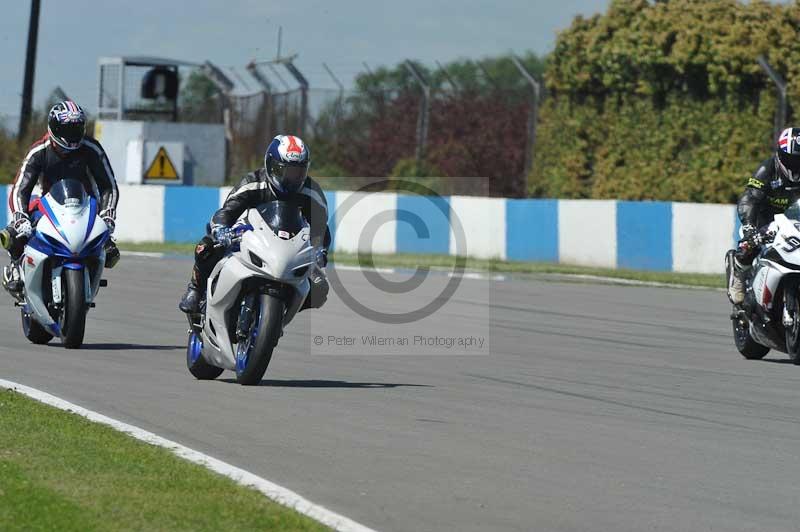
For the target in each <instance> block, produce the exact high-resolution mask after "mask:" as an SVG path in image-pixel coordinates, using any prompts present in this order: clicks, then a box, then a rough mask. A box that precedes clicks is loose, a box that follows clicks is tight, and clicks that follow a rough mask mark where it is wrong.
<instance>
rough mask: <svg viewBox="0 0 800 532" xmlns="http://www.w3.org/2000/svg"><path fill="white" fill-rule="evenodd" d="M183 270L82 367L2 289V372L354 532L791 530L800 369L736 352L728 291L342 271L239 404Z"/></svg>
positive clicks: (167, 262)
mask: <svg viewBox="0 0 800 532" xmlns="http://www.w3.org/2000/svg"><path fill="white" fill-rule="evenodd" d="M190 264H191V263H190V261H189V260H186V259H171V258H164V259H155V258H151V257H135V256H128V257H126V258H125V260H123V261H122V262H121V263H120V265H119V266H118V267H117V268H115V269H114V270H112V271H110V272H108V275H107V277H108V278H109V287H108V288H107V289H104V291H103V292H102V293H101V294H100V297H99V299H98V307H97V309H95V310H93V311H92V312H91V313H90V315H89V320H88V322H87V333H86V340H85V341H86V345H85V347H84V348H83V349H81V350H64V349H62V348H61V347H60V346H58V345H56V344H54V345H50V346H34V345H31V344H29V343H27V341H25V339H24V338H23V337H22V335H21V334H20V331H19V316H18V310H17V309H15V308H13V306H12V305H11V302H10V300H9V298H8V297H7V296H6V295H5V294H3V295H0V298H2V302H3V303H4V304H2V305H0V313H2V316H3V319H2V320H0V334H2V335H3V338H4V341H3V345H2V347H0V351H2V353H1V355H0V375H2V378H3V379H4V380H5V381H10V382H11V383H18V384H21V385H23V386H27V387H30V388H32V389H35V390H38V391H37V392H34V393H36V394H41V393H46V394H49V395H47V396H46V397H51V396H52V397H53V399H52V400H51V399H47V401H49V402H50V403H51V404H54V402H63V401H66V402H69V403H71V405H70V406H68V408H70V409H71V410H73V411H76V412H84V411H83V410H81V409H86V411H85V413H87V415H89V416H91V417H90V418H92V419H96V420H100V421H103V420H106V419H108V423H109V424H112V425H114V424H118V425H119V428H121V429H122V430H124V431H126V432H128V433H131V432H132V431H134V432H135V431H142V434H148V436H147V438H150V440H148V441H151V442H156V441H163V443H164V444H165V445H167V446H168V447H170V448H172V449H174V450H175V452H176V453H177V454H178V455H180V456H183V457H190V455H195V453H196V456H201V457H202V458H201V462H202V463H205V465H207V466H209V467H211V468H212V469H214V470H216V471H220V472H222V473H225V470H228V471H229V472H230V471H235V472H236V473H235V475H239V480H240V481H242V482H244V483H248V484H249V485H253V486H256V487H257V482H256V481H254V480H253V479H261V480H258V482H262V481H263V482H265V483H267V484H265V485H266V486H269V489H266V488H265V489H264V490H262V491H265V492H267V494H268V495H269V496H270V497H273V498H274V499H275V500H278V501H280V502H283V503H284V504H287V505H289V506H290V507H293V508H296V509H298V510H301V511H302V510H303V508H305V509H306V510H308V515H312V517H314V518H315V519H318V520H319V521H321V522H323V523H326V524H328V525H329V526H332V527H334V528H338V529H342V530H346V529H348V528H347V527H354V528H350V529H359V527H367V528H370V529H376V530H530V529H540V530H631V531H633V530H643V529H655V530H676V531H677V530H681V531H683V530H753V529H756V528H757V529H759V530H790V529H793V528H794V527H795V525H796V522H797V517H798V515H797V514H798V511H797V509H796V508H795V506H796V505H791V504H789V505H787V504H786V498H787V497H791V496H792V494H793V493H795V492H796V491H797V487H796V484H797V483H796V479H797V478H798V476H799V475H800V462H798V451H797V445H796V442H797V440H798V437H800V423H798V421H800V420H798V417H799V416H798V414H797V412H796V409H795V408H794V407H793V404H792V401H791V400H790V398H791V397H794V395H795V392H796V390H797V389H798V387H799V386H800V374H798V373H797V372H795V371H792V367H791V366H787V365H784V364H783V363H782V362H783V361H784V358H783V357H778V356H776V357H771V356H768V357H767V358H766V359H765V360H764V361H758V362H751V361H746V360H744V359H742V358H741V357H740V356H739V354H738V353H737V352H736V351H735V348H734V347H733V344H732V340H731V337H730V332H729V331H730V322H729V318H728V307H729V306H728V304H727V303H726V301H725V297H724V294H721V293H720V292H718V291H706V290H685V289H675V288H655V287H641V286H612V285H599V284H587V283H578V282H550V281H543V280H541V279H536V278H524V279H517V278H513V277H512V278H505V279H504V280H499V279H497V278H494V277H491V276H489V277H485V276H484V277H481V276H470V277H465V278H462V279H460V282H459V283H458V285H457V286H456V287H455V288H454V289H453V290H452V292H451V293H447V292H445V293H444V294H445V295H444V296H442V295H441V294H442V293H443V292H444V291H445V290H446V289H447V287H448V284H449V282H450V281H451V280H452V278H453V276H451V275H447V274H441V273H436V274H433V273H432V274H430V275H428V276H426V277H425V278H424V279H422V280H421V281H420V280H419V279H417V280H415V281H413V282H414V283H419V285H418V286H414V287H413V289H411V290H407V289H404V290H399V289H397V288H399V286H400V285H401V284H402V283H409V282H410V281H409V280H410V279H414V277H413V276H412V275H410V274H409V273H408V272H395V273H389V272H382V276H383V277H382V278H383V280H381V279H377V278H374V277H370V276H368V275H366V274H365V272H362V271H352V270H344V269H343V270H341V271H339V272H337V273H336V274H335V275H332V282H333V283H334V284H335V287H336V289H335V290H333V291H332V292H331V296H330V299H329V301H328V303H327V305H326V306H325V307H324V310H319V311H309V312H304V313H302V314H301V316H300V319H299V320H298V321H297V322H295V323H293V324H292V325H291V326H290V328H289V329H287V331H286V334H285V335H284V337H283V338H282V339H281V342H280V344H279V346H278V349H277V351H276V354H275V356H274V359H273V361H272V363H271V365H270V367H269V369H268V371H267V374H266V376H265V380H264V381H263V382H262V383H261V386H255V387H243V386H239V385H237V384H235V383H234V382H233V380H232V378H231V377H232V375H231V374H229V373H224V374H223V375H222V376H221V377H220V378H219V379H217V380H215V381H207V382H201V381H196V380H195V379H193V378H192V377H191V376H190V375H189V374H188V372H187V370H186V367H185V359H184V356H185V355H184V352H185V351H184V350H185V344H184V342H185V331H186V323H185V318H184V317H183V316H182V315H181V314H180V313H179V312H178V311H177V310H176V309H175V305H176V301H177V299H178V297H179V295H180V293H181V291H182V289H183V286H184V285H185V280H186V275H187V272H188V270H189V267H190ZM373 273H381V272H373ZM386 282H389V283H393V284H390V285H385V284H383V283H386ZM387 286H389V288H387ZM408 286H410V285H406V287H405V288H408ZM392 289H396V290H395V292H394V293H391V294H389V295H387V290H392ZM443 300H445V301H443ZM442 301H443V302H442ZM354 302H357V303H360V304H362V305H363V306H364V307H366V310H365V309H364V308H361V307H359V306H358V305H356V304H354ZM431 303H433V304H434V307H435V308H434V310H433V312H431V308H433V307H429V306H428V305H430V304H431ZM404 315H405V316H404ZM390 316H394V318H391V317H390ZM397 316H404V317H403V318H402V319H400V318H397ZM391 320H394V321H395V322H396V323H391V322H390V321H391ZM415 337H420V338H422V339H425V340H419V341H417V340H415ZM467 339H470V340H469V341H468V340H467ZM473 339H475V340H473ZM480 340H483V344H481V343H480ZM423 342H425V343H424V344H423ZM5 385H6V386H16V384H13V385H11V384H8V383H5ZM42 397H45V396H43V395H42V396H40V397H39V399H40V400H42ZM72 405H74V406H72ZM101 416H106V417H101ZM123 424H124V425H123ZM127 427H135V430H134V429H129V428H127ZM162 439H163V440H162ZM167 440H168V441H167ZM215 464H216V466H215ZM235 475H234V476H235ZM246 479H250V481H248V480H246ZM251 481H252V482H251ZM287 493H291V494H295V495H292V497H294V496H296V498H291V497H290V499H287V498H286V497H285V495H286V494H287ZM220 496H224V494H220ZM282 497H283V498H282ZM292 501H294V502H292ZM313 512H327V513H325V515H327V517H324V516H323V515H321V514H319V513H317V514H314V513H313ZM337 520H338V521H337Z"/></svg>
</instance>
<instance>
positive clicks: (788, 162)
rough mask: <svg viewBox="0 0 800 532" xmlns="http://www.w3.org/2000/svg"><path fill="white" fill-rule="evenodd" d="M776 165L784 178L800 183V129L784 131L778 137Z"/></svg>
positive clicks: (793, 128) (792, 128)
mask: <svg viewBox="0 0 800 532" xmlns="http://www.w3.org/2000/svg"><path fill="white" fill-rule="evenodd" d="M775 155H776V156H777V157H776V159H775V160H776V163H777V166H778V170H779V171H780V173H781V174H783V175H782V177H785V178H786V179H788V180H789V181H793V182H798V181H800V127H790V128H786V129H784V130H783V132H782V133H781V135H780V137H778V146H777V148H776V150H775Z"/></svg>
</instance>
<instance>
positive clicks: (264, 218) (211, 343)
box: [186, 201, 321, 385]
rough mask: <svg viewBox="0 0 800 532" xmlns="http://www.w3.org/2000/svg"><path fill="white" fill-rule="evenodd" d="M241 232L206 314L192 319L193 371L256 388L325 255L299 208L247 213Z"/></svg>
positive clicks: (219, 268) (214, 283)
mask: <svg viewBox="0 0 800 532" xmlns="http://www.w3.org/2000/svg"><path fill="white" fill-rule="evenodd" d="M233 230H234V233H236V234H237V236H236V238H235V239H234V245H233V246H232V247H231V248H230V249H228V250H227V253H226V256H225V257H224V258H223V259H222V260H220V261H219V263H217V265H216V267H215V268H214V270H213V271H212V272H211V275H210V277H209V280H208V283H207V289H206V297H205V300H204V301H203V302H202V303H201V311H200V313H199V314H197V315H189V316H188V318H189V338H188V342H187V344H188V345H187V348H186V365H187V367H188V369H189V372H190V373H191V374H192V375H193V376H194V377H195V378H196V379H200V380H209V379H215V378H217V377H218V376H219V375H220V374H221V373H222V371H223V370H226V369H227V370H231V371H234V372H236V381H237V382H238V383H240V384H244V385H254V384H258V383H259V382H261V378H262V377H263V376H264V372H266V370H267V365H268V364H269V362H270V359H271V358H272V352H273V349H274V348H275V347H276V346H277V344H278V340H279V339H280V337H281V335H282V334H283V329H284V327H286V325H288V324H289V322H291V321H292V319H293V318H294V317H295V316H296V314H297V312H298V311H299V310H300V308H301V306H302V305H303V302H304V301H305V299H306V297H307V296H308V294H309V291H310V284H309V275H310V274H311V272H312V268H314V267H316V266H317V264H318V262H319V256H320V253H321V248H319V247H318V246H314V245H313V244H312V243H311V238H310V235H311V231H310V226H309V224H308V222H307V221H306V220H305V218H304V217H303V215H302V213H301V212H300V210H299V209H298V208H297V206H296V205H293V204H290V203H286V202H283V201H272V202H269V203H265V204H263V205H260V206H258V207H256V208H254V209H249V210H247V211H245V213H244V214H243V215H242V217H241V218H240V223H238V224H236V225H235V226H234V227H233Z"/></svg>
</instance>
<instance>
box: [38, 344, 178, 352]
mask: <svg viewBox="0 0 800 532" xmlns="http://www.w3.org/2000/svg"><path fill="white" fill-rule="evenodd" d="M53 345H54V346H58V347H60V344H53ZM81 349H88V350H91V351H172V350H178V349H186V346H185V345H150V344H122V343H109V344H83V346H81Z"/></svg>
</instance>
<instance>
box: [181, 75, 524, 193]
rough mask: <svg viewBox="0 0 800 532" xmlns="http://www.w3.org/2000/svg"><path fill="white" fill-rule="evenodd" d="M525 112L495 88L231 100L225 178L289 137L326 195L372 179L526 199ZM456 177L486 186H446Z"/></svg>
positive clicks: (516, 99)
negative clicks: (300, 145) (308, 156)
mask: <svg viewBox="0 0 800 532" xmlns="http://www.w3.org/2000/svg"><path fill="white" fill-rule="evenodd" d="M530 105H531V102H530V98H529V97H528V96H527V95H526V94H525V93H524V92H520V91H504V90H501V89H496V90H493V91H489V92H455V91H449V92H448V91H440V92H434V93H432V94H431V97H430V98H429V101H428V102H427V105H426V102H425V101H424V100H423V95H422V93H421V92H419V91H413V90H389V91H385V90H384V91H374V92H368V93H364V92H358V91H338V90H322V89H311V90H308V91H303V90H301V89H297V90H293V91H287V92H284V93H278V94H269V93H267V92H259V93H255V94H251V95H247V96H229V97H228V98H227V117H228V118H227V129H228V135H229V149H228V161H229V174H230V177H231V178H232V179H233V180H235V179H236V178H237V177H238V176H240V175H242V174H243V173H245V172H246V171H249V170H252V169H253V168H256V167H258V166H259V165H260V164H261V157H262V154H263V151H264V148H265V147H266V144H267V143H268V142H269V140H270V139H271V138H272V137H273V136H275V135H277V134H280V133H291V134H296V135H299V136H302V137H303V138H304V139H305V140H306V142H307V143H308V144H309V146H310V148H311V150H312V168H313V170H312V174H313V175H314V176H315V177H319V179H320V180H321V181H322V182H323V184H324V186H328V187H332V188H339V189H342V188H346V189H358V188H360V187H361V186H363V185H364V183H366V182H374V179H373V178H375V177H405V178H409V179H412V180H416V181H418V182H419V183H420V184H422V185H424V186H425V187H428V188H430V189H433V190H435V191H436V192H438V193H442V194H459V195H482V196H485V195H491V196H507V197H515V196H524V195H525V188H526V187H525V182H526V180H525V175H524V164H525V155H526V150H528V149H530V146H529V145H528V132H527V116H528V111H529V106H530ZM423 113H424V114H426V115H427V134H426V136H425V140H424V143H425V145H424V146H423V148H422V158H421V161H420V160H418V158H417V150H418V149H419V142H420V131H419V126H420V115H421V114H423ZM216 114H217V115H218V116H222V115H225V113H216ZM182 116H184V115H183V114H182ZM463 177H482V178H486V179H482V180H464V179H449V178H463ZM466 183H469V184H471V185H469V186H468V187H466V188H465V184H466ZM474 183H485V185H484V186H482V187H481V189H480V190H476V189H474Z"/></svg>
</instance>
